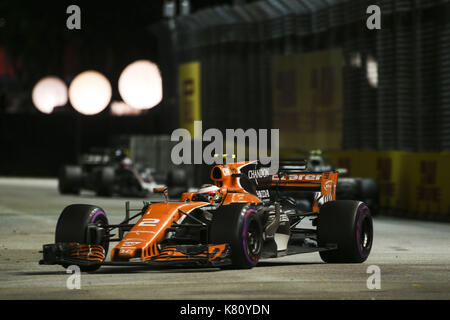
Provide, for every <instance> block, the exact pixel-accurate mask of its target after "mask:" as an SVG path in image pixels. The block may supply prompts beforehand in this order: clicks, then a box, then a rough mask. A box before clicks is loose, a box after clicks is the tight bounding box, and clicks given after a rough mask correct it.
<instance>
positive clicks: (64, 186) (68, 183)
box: [58, 166, 83, 194]
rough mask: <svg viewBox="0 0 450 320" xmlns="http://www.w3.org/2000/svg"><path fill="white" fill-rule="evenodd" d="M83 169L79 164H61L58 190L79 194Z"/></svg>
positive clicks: (63, 192)
mask: <svg viewBox="0 0 450 320" xmlns="http://www.w3.org/2000/svg"><path fill="white" fill-rule="evenodd" d="M82 178H83V171H82V169H81V167H80V166H63V167H62V168H61V169H60V171H59V177H58V190H59V192H60V193H61V194H79V193H80V189H81V184H82Z"/></svg>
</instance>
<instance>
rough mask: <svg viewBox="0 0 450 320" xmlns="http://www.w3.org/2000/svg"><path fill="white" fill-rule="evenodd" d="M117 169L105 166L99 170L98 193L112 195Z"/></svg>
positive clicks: (104, 195)
mask: <svg viewBox="0 0 450 320" xmlns="http://www.w3.org/2000/svg"><path fill="white" fill-rule="evenodd" d="M115 175H116V172H115V169H114V168H113V167H104V168H101V170H100V171H99V172H98V179H97V185H96V190H95V191H96V194H97V195H98V196H103V197H111V196H112V195H113V193H114V183H115V180H114V179H115Z"/></svg>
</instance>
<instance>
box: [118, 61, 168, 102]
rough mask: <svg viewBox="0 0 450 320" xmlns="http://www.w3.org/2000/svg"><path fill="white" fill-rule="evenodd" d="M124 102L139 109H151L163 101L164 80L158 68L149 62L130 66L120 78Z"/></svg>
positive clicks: (120, 89)
mask: <svg viewBox="0 0 450 320" xmlns="http://www.w3.org/2000/svg"><path fill="white" fill-rule="evenodd" d="M119 93H120V96H121V97H122V99H123V101H125V102H126V103H127V104H128V105H130V106H132V107H134V108H137V109H150V108H153V107H154V106H156V105H157V104H158V103H160V102H161V100H162V79H161V73H160V72H159V68H158V66H157V65H156V64H155V63H153V62H151V61H149V60H138V61H135V62H133V63H131V64H129V65H128V66H127V67H126V68H125V69H124V70H123V71H122V73H121V75H120V77H119Z"/></svg>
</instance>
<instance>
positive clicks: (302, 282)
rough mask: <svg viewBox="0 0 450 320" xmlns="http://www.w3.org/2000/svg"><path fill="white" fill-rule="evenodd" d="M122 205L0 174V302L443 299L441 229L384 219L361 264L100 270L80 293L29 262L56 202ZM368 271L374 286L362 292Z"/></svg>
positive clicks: (449, 294)
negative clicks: (375, 278) (374, 275)
mask: <svg viewBox="0 0 450 320" xmlns="http://www.w3.org/2000/svg"><path fill="white" fill-rule="evenodd" d="M125 200H127V199H109V198H97V197H95V196H94V195H93V194H90V193H83V194H82V195H80V196H61V195H59V194H58V192H57V189H56V180H53V179H21V178H0V299H227V300H228V299H450V241H449V240H450V224H445V223H432V222H420V221H412V220H406V219H405V220H403V219H398V218H391V217H376V218H375V219H374V229H375V236H374V246H373V249H372V253H371V255H370V257H369V259H368V260H367V261H366V262H365V263H363V264H325V263H323V262H322V261H321V259H320V257H319V255H318V254H317V253H309V254H303V255H296V256H288V257H283V258H279V259H272V260H268V261H266V262H261V264H260V265H259V266H258V267H256V268H253V269H251V270H220V269H206V268H203V269H199V268H196V269H179V268H169V269H167V268H164V269H161V268H154V267H152V268H148V267H102V268H101V269H100V270H98V271H97V272H96V273H93V274H87V273H82V275H81V289H79V290H77V289H75V290H69V289H67V286H66V282H67V280H68V278H69V276H70V275H69V274H67V273H66V271H65V269H63V268H62V267H61V266H42V265H39V264H38V261H39V259H40V258H41V255H40V254H39V253H38V251H39V250H41V248H42V245H43V244H45V243H52V242H53V240H54V230H55V226H56V221H57V218H58V216H59V214H60V212H61V210H62V209H63V208H64V206H66V205H68V204H71V203H89V204H96V205H99V206H100V207H102V208H103V209H105V210H106V212H107V214H108V217H109V219H110V221H112V223H118V222H120V220H121V219H122V217H123V215H124V206H125V205H124V203H125ZM142 200H145V199H132V204H134V206H135V207H139V206H140V205H141V204H142V202H141V201H142ZM147 200H148V199H147ZM372 265H375V266H378V267H379V269H380V279H381V282H380V284H381V288H380V289H368V287H367V280H368V277H369V276H371V274H369V273H367V270H368V268H369V266H372Z"/></svg>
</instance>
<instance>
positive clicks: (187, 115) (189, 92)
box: [178, 62, 202, 137]
mask: <svg viewBox="0 0 450 320" xmlns="http://www.w3.org/2000/svg"><path fill="white" fill-rule="evenodd" d="M200 71H201V70H200V62H188V63H183V64H180V66H179V69H178V76H179V87H178V88H179V97H180V127H181V128H185V129H187V130H189V132H190V133H191V136H192V137H194V121H199V120H201V117H202V112H201V110H202V109H201V94H200V93H201V92H200V90H201V82H200V80H201V79H200V74H201V73H200Z"/></svg>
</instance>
